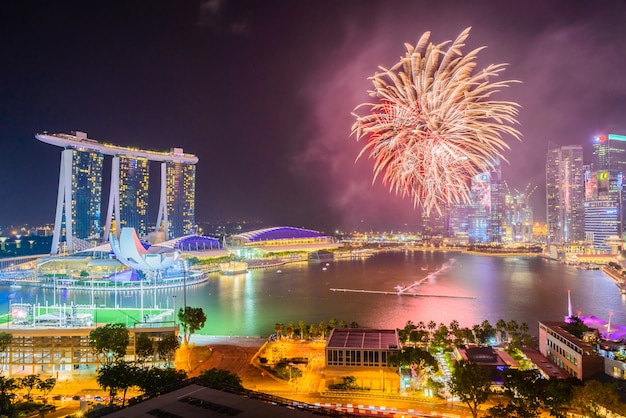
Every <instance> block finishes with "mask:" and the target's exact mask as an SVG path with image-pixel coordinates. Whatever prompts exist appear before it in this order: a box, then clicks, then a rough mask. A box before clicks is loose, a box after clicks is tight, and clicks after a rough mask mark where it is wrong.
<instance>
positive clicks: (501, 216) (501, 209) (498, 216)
mask: <svg viewBox="0 0 626 418" xmlns="http://www.w3.org/2000/svg"><path fill="white" fill-rule="evenodd" d="M505 196H506V183H504V182H503V181H502V176H501V174H500V165H498V166H497V169H496V170H495V171H494V172H492V175H491V208H490V211H489V239H490V242H494V243H502V242H503V241H504V235H505V231H504V226H505V210H506V199H505Z"/></svg>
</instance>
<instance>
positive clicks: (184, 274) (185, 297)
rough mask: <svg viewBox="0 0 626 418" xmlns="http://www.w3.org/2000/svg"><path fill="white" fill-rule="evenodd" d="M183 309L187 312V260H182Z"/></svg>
mask: <svg viewBox="0 0 626 418" xmlns="http://www.w3.org/2000/svg"><path fill="white" fill-rule="evenodd" d="M183 309H184V311H187V260H183Z"/></svg>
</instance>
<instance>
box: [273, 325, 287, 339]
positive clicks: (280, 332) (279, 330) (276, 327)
mask: <svg viewBox="0 0 626 418" xmlns="http://www.w3.org/2000/svg"><path fill="white" fill-rule="evenodd" d="M283 329H285V325H283V324H282V323H280V322H277V323H276V324H275V325H274V332H276V337H278V338H279V339H280V338H282V337H283Z"/></svg>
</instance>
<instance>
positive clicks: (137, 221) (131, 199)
mask: <svg viewBox="0 0 626 418" xmlns="http://www.w3.org/2000/svg"><path fill="white" fill-rule="evenodd" d="M149 167H150V166H149V164H148V160H147V159H146V158H132V157H126V156H121V157H119V173H120V181H119V189H120V190H119V193H120V220H119V225H118V228H124V227H129V228H135V231H136V232H137V235H138V236H140V237H145V236H146V235H147V234H148V178H149Z"/></svg>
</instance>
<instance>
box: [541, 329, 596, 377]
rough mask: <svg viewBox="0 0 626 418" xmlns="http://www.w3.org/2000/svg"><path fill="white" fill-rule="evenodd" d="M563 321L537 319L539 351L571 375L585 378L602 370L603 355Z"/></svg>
mask: <svg viewBox="0 0 626 418" xmlns="http://www.w3.org/2000/svg"><path fill="white" fill-rule="evenodd" d="M566 325H567V323H566V322H563V321H539V351H540V352H541V354H543V355H544V356H546V358H548V359H549V360H550V361H552V362H554V364H556V365H557V366H559V367H560V368H561V369H563V370H565V371H566V372H567V373H569V374H570V375H571V376H573V377H576V378H578V379H580V380H585V379H587V378H589V377H591V376H592V375H594V374H596V373H599V372H600V373H601V372H604V357H602V356H600V355H599V354H598V353H597V352H596V351H595V350H594V347H593V346H592V345H591V344H589V343H588V342H586V341H583V340H581V339H580V338H578V337H576V336H575V335H573V334H571V333H569V332H568V331H567V330H566V328H565V327H566Z"/></svg>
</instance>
